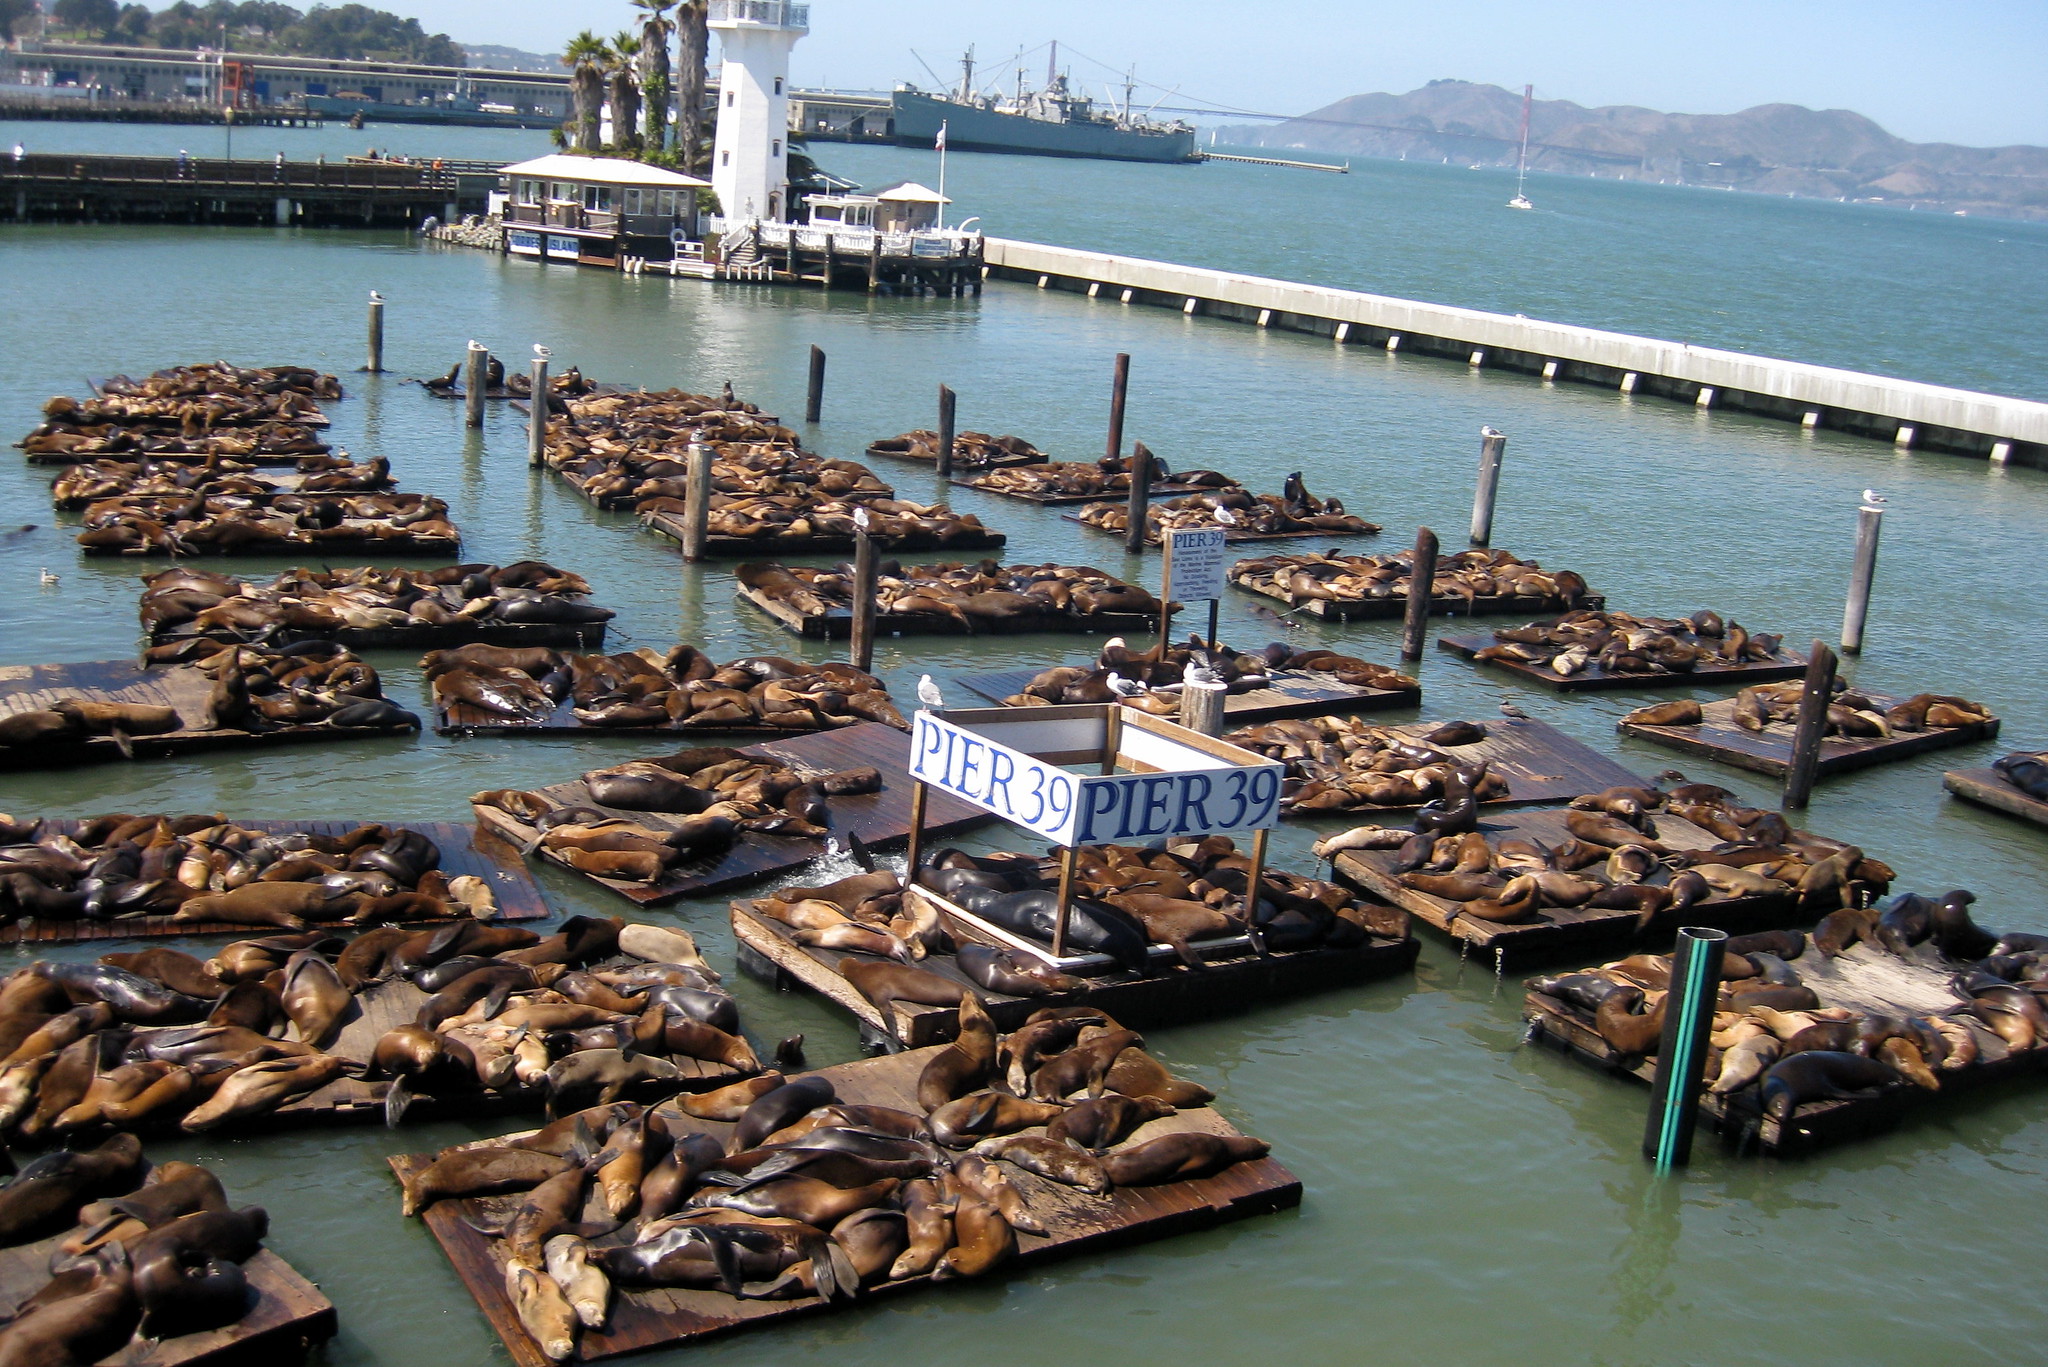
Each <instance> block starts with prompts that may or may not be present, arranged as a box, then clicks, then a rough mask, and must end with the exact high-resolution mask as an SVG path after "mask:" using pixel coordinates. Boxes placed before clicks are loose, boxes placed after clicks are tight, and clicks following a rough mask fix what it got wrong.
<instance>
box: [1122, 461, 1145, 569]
mask: <svg viewBox="0 0 2048 1367" xmlns="http://www.w3.org/2000/svg"><path fill="white" fill-rule="evenodd" d="M1130 471H1131V491H1130V494H1129V495H1128V497H1127V498H1126V499H1125V502H1124V520H1125V523H1126V526H1125V528H1124V550H1125V552H1126V553H1128V554H1131V555H1136V554H1137V553H1138V552H1140V551H1142V550H1144V549H1145V517H1146V509H1148V508H1150V507H1151V506H1152V452H1151V451H1150V450H1148V449H1147V448H1146V446H1145V443H1144V442H1142V441H1134V442H1132V443H1131V463H1130Z"/></svg>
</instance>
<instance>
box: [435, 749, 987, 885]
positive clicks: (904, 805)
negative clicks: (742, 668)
mask: <svg viewBox="0 0 2048 1367" xmlns="http://www.w3.org/2000/svg"><path fill="white" fill-rule="evenodd" d="M744 753H746V754H749V755H753V756H757V757H759V758H761V759H765V760H770V761H773V762H775V763H777V764H781V765H785V766H787V767H788V768H791V769H794V770H796V771H797V772H798V773H800V774H805V775H808V776H813V777H818V776H823V775H825V774H831V773H838V772H840V771H842V770H846V769H863V768H869V767H872V768H874V769H876V770H879V771H880V773H881V775H882V788H881V791H880V792H875V793H860V794H855V795H853V796H848V797H833V798H827V799H826V807H827V811H828V817H827V820H828V822H829V824H830V826H831V830H832V834H833V836H834V837H837V838H838V839H839V840H840V841H842V843H845V842H847V838H848V837H849V836H850V835H851V836H858V837H860V839H861V841H862V843H864V844H866V845H868V846H869V847H871V848H874V849H888V848H891V847H894V846H898V845H902V844H905V843H907V842H908V840H909V838H910V787H911V784H910V779H909V778H908V777H907V776H906V771H907V770H908V767H909V763H910V737H909V736H907V735H905V734H904V733H902V732H901V731H898V730H896V729H894V728H893V727H888V726H882V725H879V724H877V723H874V722H866V723H863V724H861V725H859V726H849V727H845V728H843V729H841V730H838V731H821V732H818V733H817V734H815V735H810V736H799V737H795V738H792V739H789V740H778V741H769V742H766V743H764V744H759V745H750V746H748V747H746V749H745V751H744ZM535 791H537V792H538V793H539V794H540V795H541V796H542V797H544V798H546V799H548V800H549V801H550V802H553V803H554V804H556V805H557V806H589V807H596V808H597V809H598V810H600V811H604V812H606V813H607V814H609V815H615V816H619V817H624V818H626V819H628V820H632V821H637V822H640V823H642V824H644V825H647V826H650V827H653V828H655V829H663V830H665V829H672V828H673V825H674V822H673V821H672V820H671V819H670V818H668V817H665V816H663V815H662V814H661V813H660V812H628V811H621V810H615V809H611V808H606V807H602V806H599V804H597V803H594V802H592V801H591V800H590V790H589V788H588V787H587V786H585V784H584V782H583V780H582V779H580V778H579V779H575V780H572V781H570V782H568V783H558V784H554V785H552V786H550V787H546V788H540V789H537V790H535ZM475 811H476V816H477V822H478V824H479V825H480V826H483V827H488V828H489V829H491V830H492V831H494V832H496V833H497V834H498V835H500V836H501V837H503V838H505V839H508V840H510V841H511V842H513V844H515V845H517V846H519V847H522V848H523V847H524V846H525V845H526V844H527V843H528V842H529V841H531V840H532V839H533V838H534V831H533V828H532V827H531V826H528V825H526V824H525V823H524V822H521V821H520V820H518V819H517V818H516V817H513V816H512V815H511V814H510V813H508V812H504V811H500V810H499V809H498V808H495V807H482V806H479V807H477V808H476V809H475ZM993 820H995V818H994V817H993V816H991V815H989V814H988V813H987V812H984V811H982V810H981V809H980V808H978V807H970V806H968V805H967V804H966V803H964V802H961V801H960V800H958V799H957V798H953V797H949V796H947V795H946V794H944V793H942V792H938V791H936V790H934V791H933V792H932V793H931V795H930V799H929V802H928V804H927V806H926V809H925V831H926V833H927V834H928V835H934V836H944V835H952V834H956V833H958V832H961V831H966V830H972V829H973V828H975V827H977V826H981V825H985V824H987V823H988V822H990V821H993ZM824 852H825V846H824V842H823V841H820V840H816V839H812V838H809V837H799V838H785V837H779V836H774V835H767V836H749V837H747V838H746V839H744V840H742V841H741V842H740V843H739V844H737V845H734V846H733V847H732V848H731V849H729V850H727V851H725V852H724V853H723V854H720V855H717V856H715V857H712V858H707V859H698V860H694V861H692V862H690V863H687V864H683V865H679V866H677V867H676V868H674V869H671V870H669V872H668V873H667V875H666V876H664V877H663V879H662V880H661V881H660V882H657V883H627V882H623V881H620V880H618V879H608V878H599V877H596V876H594V875H591V874H586V873H581V872H580V871H578V870H573V869H572V870H571V872H576V873H578V876H579V877H584V878H589V879H590V881H592V882H593V883H596V884H598V885H599V886H601V887H605V888H609V889H610V890H611V891H613V892H616V893H617V894H618V895H619V896H621V897H624V898H625V899H626V900H627V901H629V902H632V903H634V904H635V905H638V906H643V907H651V906H660V905H662V904H664V903H668V902H674V901H677V900H679V899H681V898H684V897H690V896H698V895H702V894H705V893H711V892H720V891H723V890H725V889H727V888H734V887H738V886H740V885H741V884H744V883H750V882H753V881H755V880H757V879H762V878H771V877H774V876H776V875H778V874H785V873H791V872H794V871H795V870H797V869H800V868H802V867H804V866H805V865H806V864H809V863H811V862H812V861H813V860H815V859H818V858H820V857H821V856H822V855H823V854H824ZM538 853H540V854H541V856H542V857H544V858H548V859H550V860H552V861H553V862H555V863H558V864H561V866H562V867H563V868H569V865H567V864H566V863H562V861H560V860H558V859H555V858H554V856H553V855H552V854H549V853H548V852H546V851H539V852H538Z"/></svg>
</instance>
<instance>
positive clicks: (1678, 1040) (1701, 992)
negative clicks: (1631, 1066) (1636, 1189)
mask: <svg viewBox="0 0 2048 1367" xmlns="http://www.w3.org/2000/svg"><path fill="white" fill-rule="evenodd" d="M1727 941H1728V932H1727V931H1725V930H1710V929H1707V928H1704V927H1701V926H1685V927H1683V928H1681V929H1680V930H1679V932H1678V946H1677V948H1676V949H1674V950H1673V951H1672V954H1671V988H1670V992H1669V994H1668V995H1667V996H1666V997H1665V998H1664V1038H1663V1040H1662V1042H1661V1043H1660V1044H1659V1045H1658V1046H1657V1075H1656V1077H1655V1079H1653V1080H1652V1082H1651V1084H1650V1118H1649V1123H1648V1124H1647V1125H1645V1126H1644V1127H1643V1155H1644V1157H1646V1158H1650V1159H1653V1160H1655V1162H1656V1164H1657V1171H1659V1172H1669V1171H1670V1170H1671V1169H1672V1168H1673V1167H1683V1166H1684V1165H1685V1164H1686V1162H1687V1161H1689V1160H1690V1159H1691V1157H1692V1132H1693V1128H1694V1126H1695V1125H1696V1124H1698V1121H1699V1109H1700V1086H1701V1084H1702V1083H1703V1082H1704V1081H1705V1079H1704V1078H1703V1077H1702V1076H1701V1073H1702V1071H1703V1070H1704V1069H1705V1067H1706V1062H1707V1041H1708V1036H1710V1035H1711V1034H1713V1031H1714V1000H1715V998H1716V997H1717V996H1718V995H1719V993H1720V988H1721V961H1722V958H1723V957H1724V954H1725V952H1726V949H1727Z"/></svg>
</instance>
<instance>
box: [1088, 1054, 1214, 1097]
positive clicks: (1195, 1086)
mask: <svg viewBox="0 0 2048 1367" xmlns="http://www.w3.org/2000/svg"><path fill="white" fill-rule="evenodd" d="M1103 1081H1104V1083H1105V1085H1106V1086H1107V1087H1108V1089H1109V1090H1110V1091H1113V1092H1116V1093H1119V1094H1120V1095H1123V1096H1128V1097H1148V1096H1149V1097H1157V1098H1158V1099H1159V1100H1161V1101H1164V1102H1166V1103H1167V1104H1168V1105H1170V1106H1172V1107H1174V1108H1175V1109H1177V1110H1183V1111H1184V1110H1189V1109H1191V1108H1193V1107H1196V1106H1206V1105H1208V1104H1209V1103H1210V1102H1212V1101H1214V1100H1215V1099H1216V1094H1215V1093H1214V1092H1212V1091H1210V1090H1209V1089H1208V1088H1207V1087H1204V1086H1202V1084H1200V1083H1199V1082H1189V1081H1187V1080H1186V1079H1184V1078H1177V1077H1175V1076H1173V1074H1171V1073H1169V1072H1168V1071H1167V1070H1166V1066H1165V1065H1164V1064H1162V1063H1160V1061H1159V1060H1158V1059H1156V1058H1153V1057H1152V1056H1151V1055H1150V1054H1148V1053H1146V1052H1145V1051H1144V1050H1143V1049H1126V1050H1124V1051H1123V1052H1122V1053H1120V1054H1118V1055H1117V1056H1116V1062H1114V1063H1112V1064H1111V1065H1110V1067H1109V1074H1108V1076H1107V1077H1105V1078H1104V1079H1103Z"/></svg>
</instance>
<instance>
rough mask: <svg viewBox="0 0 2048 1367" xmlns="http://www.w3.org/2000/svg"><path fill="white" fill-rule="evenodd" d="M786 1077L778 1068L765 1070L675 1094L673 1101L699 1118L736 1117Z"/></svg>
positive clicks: (689, 1113)
mask: <svg viewBox="0 0 2048 1367" xmlns="http://www.w3.org/2000/svg"><path fill="white" fill-rule="evenodd" d="M786 1081H787V1079H786V1078H784V1077H783V1075H782V1074H781V1073H779V1072H767V1073H763V1074H761V1075H760V1076H759V1077H750V1078H747V1079H746V1080H745V1081H742V1082H734V1083H730V1084H728V1085H727V1086H724V1087H719V1088H715V1089H713V1090H712V1091H708V1092H696V1093H688V1092H686V1093H683V1094H682V1095H680V1096H678V1097H676V1099H675V1105H676V1108H677V1109H678V1110H680V1111H681V1112H682V1113H683V1114H684V1115H688V1116H695V1117H696V1118H697V1119H699V1120H738V1119H739V1118H740V1117H741V1116H743V1115H745V1114H746V1112H747V1108H748V1107H749V1106H752V1105H753V1104H754V1103H755V1102H756V1101H759V1100H760V1099H761V1098H762V1097H764V1096H766V1095H768V1093H770V1092H772V1091H774V1090H775V1089H776V1088H778V1087H781V1086H782V1085H783V1084H784V1083H785V1082H786Z"/></svg>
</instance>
